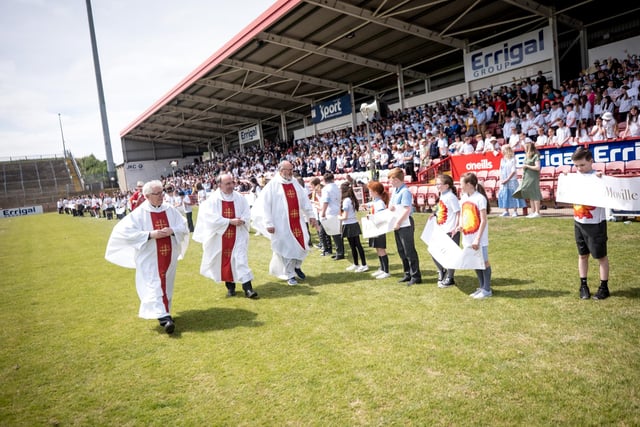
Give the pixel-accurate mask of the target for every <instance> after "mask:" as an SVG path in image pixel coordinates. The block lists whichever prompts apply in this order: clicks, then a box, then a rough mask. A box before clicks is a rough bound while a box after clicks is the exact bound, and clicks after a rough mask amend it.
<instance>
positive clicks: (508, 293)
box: [456, 277, 571, 298]
mask: <svg viewBox="0 0 640 427" xmlns="http://www.w3.org/2000/svg"><path fill="white" fill-rule="evenodd" d="M456 282H457V287H458V289H459V290H460V291H461V292H464V293H467V294H471V293H472V292H473V291H475V290H476V289H477V288H478V280H477V279H475V280H474V279H472V278H470V277H461V278H456ZM533 282H534V281H533V280H523V279H513V278H500V277H498V278H495V279H491V289H492V290H493V296H494V297H496V298H557V297H560V296H566V295H569V294H570V293H571V291H569V290H567V291H557V290H549V289H540V288H527V287H523V288H521V289H508V290H507V289H504V287H506V286H523V285H526V284H529V283H533Z"/></svg>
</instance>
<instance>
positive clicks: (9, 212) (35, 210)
mask: <svg viewBox="0 0 640 427" xmlns="http://www.w3.org/2000/svg"><path fill="white" fill-rule="evenodd" d="M41 213H44V210H43V209H42V206H41V205H38V206H23V207H21V208H13V209H2V210H1V211H0V214H1V215H0V218H13V217H16V216H25V215H37V214H41Z"/></svg>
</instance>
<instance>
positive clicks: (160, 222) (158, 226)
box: [153, 218, 169, 230]
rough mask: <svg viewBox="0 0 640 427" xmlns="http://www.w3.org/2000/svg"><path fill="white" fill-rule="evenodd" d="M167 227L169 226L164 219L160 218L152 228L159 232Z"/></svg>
mask: <svg viewBox="0 0 640 427" xmlns="http://www.w3.org/2000/svg"><path fill="white" fill-rule="evenodd" d="M168 225H169V224H167V223H166V222H164V219H162V218H160V219H157V220H156V223H155V224H154V225H153V226H154V228H155V229H156V230H161V229H163V228H165V227H167V226H168Z"/></svg>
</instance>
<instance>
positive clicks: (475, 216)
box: [458, 172, 493, 299]
mask: <svg viewBox="0 0 640 427" xmlns="http://www.w3.org/2000/svg"><path fill="white" fill-rule="evenodd" d="M460 185H461V186H462V199H461V200H460V201H461V202H462V209H461V212H460V224H459V225H458V230H460V231H462V246H464V247H467V246H471V248H472V249H473V250H475V251H477V250H478V249H482V257H483V258H484V267H485V268H484V270H476V275H477V276H478V281H479V282H480V287H479V288H478V289H477V290H476V291H475V292H474V293H472V294H471V295H470V296H471V298H474V299H484V298H488V297H490V296H491V295H493V293H492V292H491V265H490V264H489V223H488V222H487V214H488V213H489V212H490V211H491V207H490V206H489V201H488V200H487V194H486V193H485V191H484V187H483V186H482V185H480V184H478V177H477V176H476V175H475V174H474V173H473V172H467V173H465V174H464V175H462V176H461V177H460Z"/></svg>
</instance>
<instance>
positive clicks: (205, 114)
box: [163, 95, 280, 129]
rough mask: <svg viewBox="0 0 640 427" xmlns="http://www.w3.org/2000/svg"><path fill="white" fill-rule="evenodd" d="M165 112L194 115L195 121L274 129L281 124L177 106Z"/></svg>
mask: <svg viewBox="0 0 640 427" xmlns="http://www.w3.org/2000/svg"><path fill="white" fill-rule="evenodd" d="M189 96H194V95H189ZM163 110H164V111H169V112H172V113H181V114H193V116H194V117H193V118H194V119H195V118H206V119H211V120H231V121H233V122H241V123H256V122H261V123H262V124H263V125H267V126H273V127H278V126H280V123H279V122H270V121H266V120H262V121H260V120H259V119H255V118H253V117H245V116H238V115H232V114H225V113H216V112H212V111H209V110H207V111H203V110H196V109H195V108H188V107H180V106H175V105H166V106H164V107H163ZM229 126H232V125H229ZM238 126H239V127H238V129H241V128H242V126H243V125H241V124H240V125H238Z"/></svg>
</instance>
